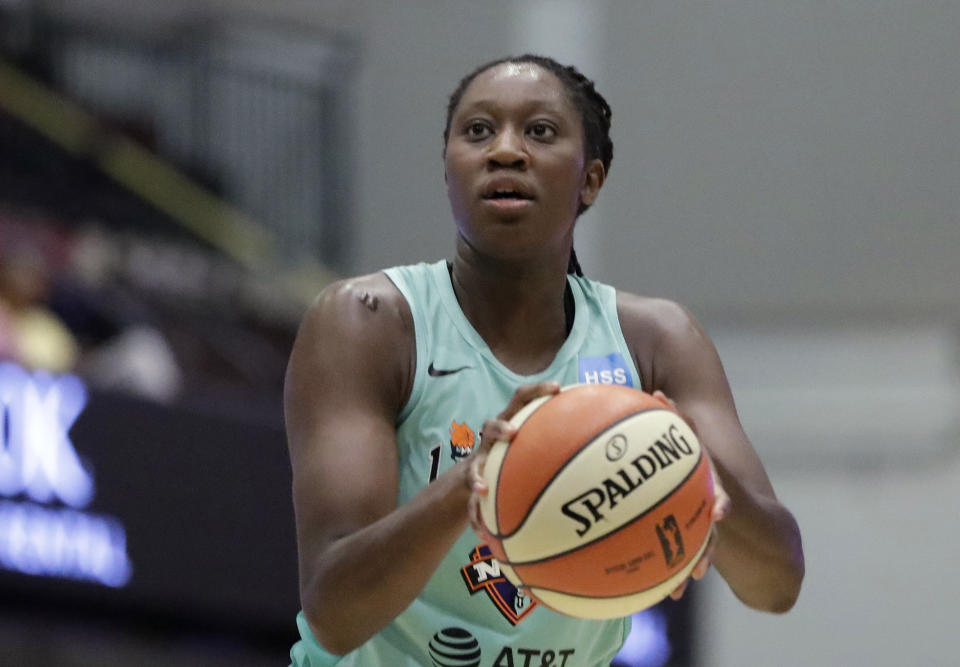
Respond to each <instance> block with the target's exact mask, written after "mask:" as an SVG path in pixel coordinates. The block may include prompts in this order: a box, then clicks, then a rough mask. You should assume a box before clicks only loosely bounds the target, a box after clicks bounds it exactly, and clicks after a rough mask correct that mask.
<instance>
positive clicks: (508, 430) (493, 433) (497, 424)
mask: <svg viewBox="0 0 960 667" xmlns="http://www.w3.org/2000/svg"><path fill="white" fill-rule="evenodd" d="M516 434H517V427H516V426H514V425H513V424H511V423H510V422H508V421H507V420H505V419H502V418H499V417H498V418H496V419H488V420H487V421H485V422H483V428H482V429H481V430H480V445H481V447H483V448H485V449H490V447H492V446H493V443H495V442H500V441H501V440H503V441H504V442H510V441H511V440H513V436H515V435H516Z"/></svg>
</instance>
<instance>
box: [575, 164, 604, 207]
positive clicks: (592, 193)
mask: <svg viewBox="0 0 960 667" xmlns="http://www.w3.org/2000/svg"><path fill="white" fill-rule="evenodd" d="M606 178H607V172H606V170H605V169H604V168H603V162H602V161H601V160H600V158H594V159H592V160H590V161H589V162H588V163H587V164H586V166H585V167H584V177H583V185H582V186H581V187H580V201H581V202H582V203H583V205H584V206H590V205H592V204H593V202H595V201H596V200H597V195H599V194H600V188H602V187H603V182H604V181H605V180H606Z"/></svg>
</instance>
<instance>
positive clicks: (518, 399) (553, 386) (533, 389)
mask: <svg viewBox="0 0 960 667" xmlns="http://www.w3.org/2000/svg"><path fill="white" fill-rule="evenodd" d="M559 392H560V383H559V382H553V381H550V382H538V383H537V384H525V385H522V386H520V387H518V388H517V390H516V391H515V392H513V396H512V397H511V398H510V402H509V403H507V407H505V408H504V409H503V412H501V413H500V415H499V417H500V419H503V420H505V421H507V420H510V419H512V418H513V416H514V415H515V414H517V413H518V412H519V411H520V408H522V407H523V406H524V405H526V404H527V403H529V402H530V401H532V400H533V399H535V398H540V397H541V396H549V395H550V394H557V393H559Z"/></svg>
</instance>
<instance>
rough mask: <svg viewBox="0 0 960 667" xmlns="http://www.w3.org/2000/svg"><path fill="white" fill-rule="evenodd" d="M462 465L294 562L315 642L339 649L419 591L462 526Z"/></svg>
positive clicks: (465, 492)
mask: <svg viewBox="0 0 960 667" xmlns="http://www.w3.org/2000/svg"><path fill="white" fill-rule="evenodd" d="M465 472H466V470H465V469H464V466H463V464H461V465H457V466H454V467H453V468H452V469H450V470H449V471H447V472H446V473H445V474H443V475H441V476H440V477H439V478H437V480H436V481H434V482H433V483H432V484H430V485H429V486H427V487H426V488H425V489H423V490H422V491H421V492H420V493H419V494H417V495H416V496H415V497H414V498H413V499H412V500H411V501H410V502H408V503H406V504H404V505H401V506H400V507H398V508H397V509H395V510H394V511H392V512H391V513H390V514H388V515H387V516H385V517H383V518H381V519H379V520H377V521H375V522H373V523H371V524H370V525H368V526H366V527H364V528H362V529H360V530H358V531H356V532H355V533H352V534H350V535H347V536H346V537H343V538H341V539H339V540H337V541H335V542H334V543H332V544H331V545H330V546H329V547H328V548H326V549H325V550H324V551H323V553H322V554H319V555H318V556H317V557H316V558H315V559H314V561H313V562H312V563H309V564H307V566H306V567H303V568H302V572H303V573H304V575H305V576H304V578H305V580H304V581H303V582H301V598H302V599H301V602H302V605H303V609H304V614H305V615H306V617H307V621H308V622H309V624H310V627H311V629H312V630H313V632H314V635H315V636H316V638H317V640H318V641H319V642H320V644H321V645H323V646H324V648H326V649H327V650H328V651H330V652H332V653H335V654H340V655H342V654H344V653H348V652H349V651H351V650H353V649H354V648H356V647H357V646H359V645H360V644H362V643H363V642H364V641H366V640H367V639H369V638H370V637H372V636H373V635H374V634H376V633H377V632H378V631H379V630H380V629H382V628H383V627H384V626H386V625H387V624H388V623H389V622H390V621H391V620H393V618H394V617H396V616H397V615H398V614H399V613H400V612H402V611H403V610H404V609H406V607H407V606H409V604H410V603H411V602H413V600H414V599H415V598H416V597H417V595H419V593H420V591H421V590H422V589H423V587H424V586H425V585H426V583H427V581H428V580H429V578H430V576H431V575H432V574H433V572H434V571H435V570H436V568H437V566H438V565H439V563H440V561H441V560H442V559H443V557H444V555H445V554H446V553H447V551H449V550H450V548H451V547H452V546H453V544H454V542H455V541H456V540H457V538H458V537H459V536H460V535H461V534H462V532H463V530H464V529H465V528H466V527H467V525H468V523H469V522H468V516H467V503H468V499H469V497H470V489H469V486H468V482H467V481H466V480H467V476H466V475H465Z"/></svg>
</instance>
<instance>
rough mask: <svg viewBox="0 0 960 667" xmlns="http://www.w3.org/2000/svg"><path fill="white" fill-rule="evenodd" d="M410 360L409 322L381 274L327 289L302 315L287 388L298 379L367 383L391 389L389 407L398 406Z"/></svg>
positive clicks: (344, 281)
mask: <svg viewBox="0 0 960 667" xmlns="http://www.w3.org/2000/svg"><path fill="white" fill-rule="evenodd" d="M414 357H415V346H414V328H413V317H412V315H411V312H410V307H409V305H408V304H407V301H406V299H405V298H404V297H403V295H402V294H401V293H400V290H398V289H397V287H396V286H395V285H394V284H393V283H392V282H391V281H390V279H389V278H388V277H387V276H386V275H385V274H383V273H371V274H367V275H362V276H355V277H351V278H345V279H342V280H337V281H335V282H332V283H330V284H329V285H327V286H326V287H325V288H324V289H323V290H322V291H321V292H320V293H319V295H318V296H317V297H316V299H314V301H313V303H312V304H311V306H310V307H309V308H308V309H307V312H306V313H305V314H304V316H303V320H302V322H301V324H300V330H299V332H298V333H297V338H296V341H295V343H294V347H293V352H292V354H291V357H290V363H289V366H288V370H287V377H288V384H290V380H291V379H292V378H294V377H296V376H302V377H303V379H304V380H305V381H306V382H307V383H308V384H314V383H323V384H329V383H330V381H331V380H337V381H338V382H337V384H344V383H346V384H355V383H364V381H366V383H368V384H370V385H377V384H379V385H380V386H384V387H390V392H389V393H390V395H391V400H390V403H402V400H403V397H404V396H405V395H406V394H408V393H409V387H410V386H411V383H412V369H413V364H414V362H415V358H414ZM390 379H394V380H395V381H393V382H385V380H390Z"/></svg>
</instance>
